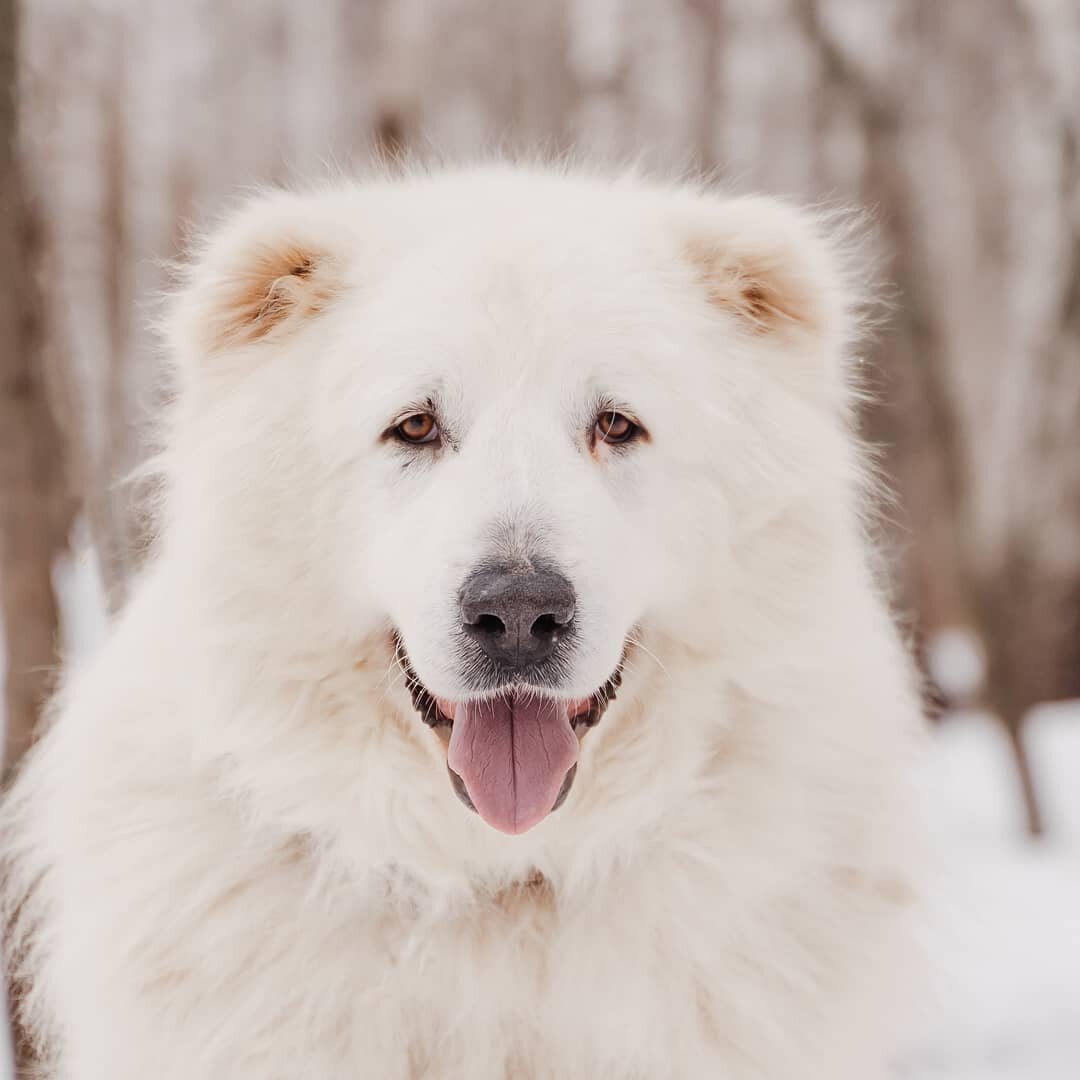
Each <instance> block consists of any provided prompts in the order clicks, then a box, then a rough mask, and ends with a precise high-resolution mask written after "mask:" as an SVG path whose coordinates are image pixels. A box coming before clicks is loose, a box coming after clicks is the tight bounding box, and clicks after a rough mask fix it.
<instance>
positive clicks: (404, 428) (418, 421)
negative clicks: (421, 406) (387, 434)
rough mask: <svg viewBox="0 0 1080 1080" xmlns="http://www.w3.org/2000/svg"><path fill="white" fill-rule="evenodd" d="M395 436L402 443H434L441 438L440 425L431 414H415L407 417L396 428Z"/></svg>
mask: <svg viewBox="0 0 1080 1080" xmlns="http://www.w3.org/2000/svg"><path fill="white" fill-rule="evenodd" d="M394 434H395V435H397V437H398V438H399V439H401V441H402V442H407V443H432V442H435V441H436V440H437V439H438V437H439V424H438V421H437V420H436V419H435V417H434V416H432V415H431V413H426V412H425V413H414V414H413V415H412V416H406V417H405V419H404V420H402V421H401V423H400V424H398V426H397V427H396V428H394Z"/></svg>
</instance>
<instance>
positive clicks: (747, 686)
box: [4, 165, 918, 1080]
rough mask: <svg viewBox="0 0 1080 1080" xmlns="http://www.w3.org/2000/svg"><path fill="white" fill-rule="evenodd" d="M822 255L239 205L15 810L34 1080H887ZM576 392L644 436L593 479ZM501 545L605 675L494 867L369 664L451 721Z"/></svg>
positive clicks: (878, 670)
mask: <svg viewBox="0 0 1080 1080" xmlns="http://www.w3.org/2000/svg"><path fill="white" fill-rule="evenodd" d="M824 231H825V230H824V229H823V227H822V223H821V222H819V221H817V220H816V219H815V218H814V217H813V216H812V215H806V214H803V213H800V212H797V211H795V210H793V209H791V208H788V207H786V206H784V205H781V204H778V203H776V202H773V201H770V200H766V199H756V198H754V199H726V198H724V197H722V196H720V195H717V194H714V193H710V192H708V191H705V190H703V189H699V188H696V187H692V186H665V185H660V184H652V183H647V182H643V181H641V180H639V179H635V178H633V177H624V178H621V179H615V180H603V179H600V178H597V177H592V176H589V175H586V174H583V173H574V172H572V171H571V172H566V171H555V170H548V169H543V168H533V167H528V168H523V167H519V166H500V165H492V166H485V167H480V168H475V169H458V170H447V171H442V172H437V173H433V174H424V173H416V174H413V175H410V176H406V177H404V178H402V179H397V180H390V179H379V180H375V181H373V182H370V183H367V184H362V185H344V186H340V187H337V188H334V189H332V190H323V191H317V192H311V193H306V194H286V193H275V194H269V195H265V196H262V197H259V198H257V199H255V200H254V201H253V202H251V203H250V204H249V205H247V206H245V207H243V208H242V209H241V210H240V211H239V212H238V213H237V214H236V215H235V216H234V217H233V219H232V220H230V221H229V222H228V223H227V224H226V225H225V227H224V228H223V229H222V230H221V231H220V232H219V233H218V234H217V235H216V236H214V237H213V238H212V239H211V240H210V241H209V243H208V244H207V245H206V246H205V248H204V249H203V250H202V251H201V252H200V253H199V254H198V256H197V258H196V259H195V260H194V263H193V266H192V269H191V271H190V274H189V278H188V281H187V283H186V285H185V287H184V288H183V290H182V292H181V293H180V295H179V296H178V298H177V300H176V302H175V304H174V307H173V318H172V320H171V322H170V324H169V336H170V340H169V345H170V350H171V353H172V355H173V357H174V359H175V362H176V369H177V376H178V382H179V385H180V393H179V398H178V402H177V404H176V407H175V411H174V415H173V417H172V420H171V427H170V435H169V439H168V450H167V453H166V456H165V463H166V467H165V471H166V484H165V497H164V503H163V511H162V514H163V526H162V535H161V538H160V541H159V544H158V548H157V551H156V554H155V556H154V558H153V560H152V562H151V565H150V566H149V567H148V569H147V570H146V572H145V574H144V576H143V578H142V580H141V581H140V582H139V583H138V587H137V589H136V590H135V593H134V596H133V598H132V600H131V602H130V604H129V605H128V606H127V608H126V610H124V611H123V612H122V614H121V615H120V616H119V617H118V619H117V620H116V623H115V625H114V626H113V628H112V630H111V633H110V636H109V640H108V642H107V644H106V645H105V646H104V648H103V649H102V650H101V652H100V653H99V654H98V655H97V656H96V657H95V658H94V659H93V661H92V662H91V663H89V664H88V665H87V667H86V668H85V669H84V670H78V671H71V670H69V671H68V672H67V673H66V677H65V680H64V685H63V688H62V690H61V692H60V694H59V696H58V700H57V702H56V704H55V722H54V723H53V725H52V726H51V729H50V730H49V732H48V734H47V735H46V736H45V738H44V739H43V740H42V742H41V744H40V745H39V746H38V748H37V749H36V751H35V752H34V753H33V755H32V758H31V759H30V760H29V762H28V764H27V766H26V768H25V769H24V771H23V773H22V775H21V777H20V779H19V780H18V782H17V784H16V786H15V788H14V790H13V792H12V793H11V794H10V795H9V796H8V801H7V804H6V810H5V815H4V825H5V834H4V851H5V859H6V867H5V884H4V889H5V894H6V904H7V909H8V912H9V915H10V916H12V917H13V922H14V931H13V937H12V940H11V942H10V948H11V949H12V950H13V953H14V955H15V956H16V958H17V963H18V965H19V967H20V971H19V975H20V977H21V978H22V979H23V980H24V982H25V984H26V990H25V997H24V1001H23V1004H24V1014H25V1019H26V1021H27V1023H28V1024H29V1025H30V1026H31V1028H32V1030H33V1032H34V1035H35V1037H36V1038H37V1039H38V1041H39V1043H40V1046H41V1048H42V1051H43V1053H44V1054H45V1056H46V1058H47V1061H48V1075H49V1076H51V1077H57V1078H61V1080H106V1078H108V1080H147V1078H150V1077H154V1078H156V1080H173V1078H176V1080H180V1078H183V1080H195V1078H198V1080H204V1078H205V1080H209V1078H215V1080H217V1078H226V1077H227V1078H229V1080H249V1078H250V1080H256V1078H258V1080H277V1078H281V1080H285V1078H289V1080H295V1078H296V1077H301V1076H303V1077H311V1078H321V1080H339V1078H340V1080H344V1078H347V1077H355V1078H361V1077H363V1078H372V1080H398V1078H406V1077H432V1078H436V1080H437V1078H451V1077H453V1078H463V1080H507V1078H514V1080H585V1078H589V1080H597V1078H612V1080H615V1078H619V1080H628V1078H649V1080H655V1078H684V1077H687V1078H690V1077H721V1078H725V1080H750V1078H759V1080H765V1078H768V1080H826V1078H827V1080H856V1078H857V1080H869V1078H872V1077H876V1076H880V1075H882V1074H883V1073H882V1070H883V1063H884V1060H885V1057H886V1055H887V1052H888V1049H889V1045H890V1044H889V1023H888V1021H889V1019H890V1013H891V1010H892V1009H893V1007H894V1003H893V1001H892V1000H891V995H890V991H891V990H892V989H893V988H894V984H895V980H896V979H897V978H898V977H899V974H898V973H899V960H900V957H901V954H902V953H903V952H905V951H906V947H907V946H906V942H905V938H904V931H903V927H904V922H905V906H906V900H907V897H908V893H909V885H910V881H909V850H910V849H911V847H912V845H911V844H909V842H908V839H907V835H906V834H907V833H908V832H909V831H910V826H909V820H910V818H909V808H908V806H907V803H906V801H905V798H906V797H905V795H904V791H905V788H904V783H903V773H904V769H905V766H906V763H907V760H908V757H909V752H910V749H911V746H912V743H913V739H914V737H915V733H916V729H917V727H918V723H917V711H918V710H917V706H916V703H915V699H914V695H913V691H912V686H911V679H910V673H909V670H908V666H907V662H906V660H905V657H904V655H903V651H902V649H901V647H900V645H899V643H898V640H897V636H896V634H895V632H894V630H893V627H892V625H891V623H890V620H889V617H888V615H887V611H886V605H885V603H884V602H883V600H882V597H881V595H880V592H879V589H878V587H877V586H876V585H875V582H874V580H873V574H872V571H871V567H870V558H869V551H868V543H867V540H866V535H865V528H864V523H863V521H862V516H863V515H862V509H863V507H862V503H863V500H864V497H865V490H864V488H865V485H864V483H863V473H862V469H861V467H860V460H859V455H858V451H857V448H856V447H855V445H854V442H853V440H852V438H851V437H850V435H849V432H848V425H847V409H846V404H845V402H846V394H847V392H846V390H845V387H846V384H847V381H848V380H847V375H846V368H847V364H848V353H849V348H850V346H851V344H852V337H853V334H854V331H855V326H854V313H853V305H852V292H851V283H850V282H849V281H848V280H847V279H846V278H845V274H844V271H843V260H842V259H841V258H840V257H839V256H838V255H837V253H836V251H835V250H834V245H833V244H831V243H830V242H829V240H828V239H827V238H826V236H825V235H824ZM282 251H285V252H287V255H286V256H285V262H286V263H287V262H288V261H289V260H290V259H292V257H293V256H294V255H295V254H296V253H301V256H304V253H309V254H310V255H311V259H310V262H305V263H304V264H303V272H302V273H300V274H292V273H291V272H290V269H289V268H288V267H286V268H285V269H284V270H282V266H281V265H279V264H278V262H275V259H276V258H277V256H278V254H279V253H280V252H282ZM279 271H280V273H279ZM263 278H266V280H263ZM763 298H764V299H763ZM432 385H434V386H437V387H438V388H439V392H440V393H441V394H442V400H443V402H444V406H445V408H446V409H447V410H448V411H449V412H450V414H451V415H452V417H453V420H452V423H453V427H454V431H455V437H456V438H457V445H456V447H455V448H454V449H452V450H446V451H444V453H443V456H442V457H441V458H439V459H438V460H435V461H434V462H433V463H432V462H431V461H430V460H429V461H428V462H427V463H423V462H420V461H417V462H414V463H413V464H412V465H410V466H408V467H403V465H402V459H401V457H400V452H399V451H398V450H396V449H395V448H393V447H392V446H389V445H388V444H387V442H386V441H384V440H382V439H381V434H382V432H383V431H384V430H385V429H386V428H387V426H388V425H390V424H391V423H392V422H393V421H394V420H395V418H396V417H398V416H400V415H401V413H402V410H403V409H404V408H406V407H407V406H408V405H410V404H411V403H412V402H413V401H414V399H415V398H416V397H417V395H420V396H422V395H423V394H424V393H425V392H426V389H427V388H429V387H431V386H432ZM597 390H599V391H602V392H604V393H609V394H613V395H617V396H618V398H619V400H620V401H623V402H625V403H626V405H627V406H629V407H632V408H633V409H634V410H635V412H636V413H637V414H638V416H639V418H640V419H641V420H642V422H643V423H644V424H645V425H646V426H647V427H648V429H649V432H650V436H651V440H650V442H648V443H647V444H642V445H639V446H637V447H635V448H634V449H633V450H632V452H630V453H628V454H625V455H622V456H620V457H617V458H616V457H614V456H611V457H606V458H603V459H602V460H596V459H594V458H593V457H592V456H590V455H589V454H588V453H587V452H584V451H583V450H582V448H581V446H580V445H578V443H577V442H575V439H576V438H577V433H578V432H579V427H578V425H579V424H580V423H581V422H582V419H583V417H584V419H585V422H586V424H587V419H588V416H587V410H588V408H589V403H590V401H591V398H590V396H589V395H590V394H591V393H594V392H595V391H597ZM580 430H584V429H580ZM496 523H502V524H504V525H508V527H510V528H513V527H517V526H518V525H521V527H523V528H529V529H539V531H540V533H541V534H542V537H543V538H544V539H543V542H544V543H545V544H547V545H549V547H550V549H551V550H552V552H553V553H554V554H555V555H556V556H557V558H558V559H559V561H560V564H561V565H564V566H566V567H568V568H569V569H570V571H571V576H572V577H573V578H574V581H575V584H576V586H577V588H578V591H579V596H580V618H581V620H582V624H583V627H584V630H585V633H584V634H583V640H582V649H581V651H580V653H579V655H578V658H577V660H576V662H575V665H574V670H573V672H572V673H571V681H572V688H573V693H588V692H591V691H592V690H593V689H595V688H596V687H597V686H598V685H600V684H601V683H602V682H603V681H604V679H605V678H606V677H607V675H608V674H610V671H611V669H612V667H613V666H614V664H615V662H616V661H617V660H618V654H619V650H620V649H621V647H622V643H623V640H624V638H625V637H626V636H627V635H629V636H630V638H631V640H632V641H634V642H635V643H636V644H635V645H633V646H632V647H631V651H630V654H629V657H628V663H627V674H626V679H625V683H624V685H623V688H622V690H621V692H620V694H619V697H618V700H617V701H616V702H615V703H614V704H613V705H612V706H611V708H610V710H609V711H608V713H607V714H606V715H605V717H604V718H603V720H602V722H601V724H600V725H599V726H598V727H597V728H596V729H595V730H593V731H592V732H590V733H589V734H588V735H587V736H586V738H585V740H584V744H583V757H582V760H581V763H580V768H579V773H578V776H577V780H576V783H575V785H574V789H573V791H572V793H571V796H570V798H569V800H568V802H567V803H566V805H565V806H564V807H562V808H561V809H560V810H558V811H556V812H555V813H554V814H552V815H551V816H550V817H549V818H548V819H547V820H546V821H544V822H543V823H541V824H540V825H539V826H538V827H536V828H535V829H533V830H532V831H530V832H528V833H526V834H524V835H522V836H518V837H508V836H503V835H501V834H498V833H496V832H494V831H493V830H491V829H490V828H488V827H487V826H485V825H484V824H483V822H482V821H481V820H480V819H479V818H478V817H477V816H476V815H474V814H472V813H470V812H469V811H468V810H466V809H465V808H464V807H463V806H462V805H461V803H460V802H459V801H458V800H457V799H456V797H455V795H454V794H453V792H452V789H451V786H450V784H449V782H448V779H447V775H446V770H445V750H444V748H443V746H442V743H441V742H440V741H439V739H438V737H437V736H436V735H435V734H433V733H432V732H431V731H429V730H428V729H426V728H425V727H424V726H423V725H422V724H421V723H420V721H419V718H418V717H417V715H416V713H415V712H414V711H413V710H412V708H411V705H410V702H409V699H408V695H407V694H406V692H405V690H404V688H403V686H402V683H401V678H400V675H399V673H398V672H397V670H396V668H395V667H394V665H393V660H392V656H391V651H390V644H389V630H390V628H391V627H396V628H397V629H398V630H400V631H401V633H402V634H403V637H404V639H405V642H406V644H407V646H408V648H409V651H410V654H411V657H412V660H413V663H414V665H415V667H416V669H417V671H418V673H419V674H420V676H421V678H422V679H423V680H424V681H425V683H426V684H427V685H428V686H429V687H430V688H431V689H432V690H433V691H435V692H436V693H441V694H445V695H453V694H454V693H455V692H459V691H460V690H461V686H460V685H459V682H458V678H459V675H458V673H457V672H456V671H455V668H454V665H453V662H452V654H451V653H450V651H449V649H448V648H447V645H446V639H447V636H448V634H449V633H450V632H451V628H452V623H453V620H454V617H455V616H454V595H455V590H456V587H457V583H459V582H460V579H461V576H462V575H463V574H464V573H465V572H467V570H468V568H469V567H470V565H471V564H472V563H473V562H475V560H476V559H478V558H480V557H481V556H482V555H483V554H484V543H485V537H486V536H487V535H488V533H489V532H490V530H491V528H492V527H493V525H494V524H496Z"/></svg>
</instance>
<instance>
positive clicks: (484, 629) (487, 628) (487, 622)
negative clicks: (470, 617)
mask: <svg viewBox="0 0 1080 1080" xmlns="http://www.w3.org/2000/svg"><path fill="white" fill-rule="evenodd" d="M470 625H471V627H472V629H473V630H475V631H476V632H477V633H478V634H490V635H491V636H492V637H494V636H496V635H497V634H505V633H506V624H505V623H504V622H503V621H502V619H500V618H499V616H498V615H481V616H480V617H479V618H477V619H475V620H474V621H473V622H472V623H471V624H470Z"/></svg>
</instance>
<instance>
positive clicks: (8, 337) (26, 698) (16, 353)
mask: <svg viewBox="0 0 1080 1080" xmlns="http://www.w3.org/2000/svg"><path fill="white" fill-rule="evenodd" d="M16 7H17V4H16V2H15V0H2V2H0V607H2V615H3V625H4V640H5V644H6V649H7V683H6V687H5V698H4V705H5V715H6V730H5V746H4V758H3V764H4V768H5V770H10V769H12V768H13V767H14V766H15V764H16V763H17V761H18V759H19V757H20V756H21V755H22V753H23V752H24V751H25V750H26V748H27V747H28V746H29V744H30V742H31V740H32V738H33V733H34V730H35V727H36V725H37V720H38V715H39V711H40V709H41V705H42V702H43V700H44V698H45V696H46V693H47V691H48V688H49V680H50V674H51V671H52V668H53V665H54V664H55V661H56V640H57V635H58V627H59V617H58V605H57V600H56V597H55V596H54V594H53V586H52V566H53V561H54V559H55V558H56V556H57V555H58V554H59V553H60V552H62V551H63V550H64V549H65V547H66V545H67V534H68V529H69V526H70V522H71V503H70V500H69V498H68V493H67V490H66V481H65V474H64V455H63V441H62V439H61V435H60V430H59V427H58V425H57V422H56V419H55V417H54V416H53V413H52V410H51V407H50V404H49V400H48V395H47V392H46V380H45V362H44V356H45V336H44V333H43V327H42V319H41V312H42V308H41V304H40V303H39V302H38V298H37V296H36V291H37V281H36V278H35V272H36V268H37V265H38V261H39V257H40V248H41V242H40V233H39V232H38V231H37V230H36V229H35V228H33V226H32V222H33V217H32V215H31V213H30V211H29V207H28V203H27V199H26V190H25V185H24V183H23V176H22V162H21V160H20V153H19V139H18V110H17V100H16V99H17V81H18V80H17V69H18V65H17V55H16V50H17V33H16V30H17V25H16Z"/></svg>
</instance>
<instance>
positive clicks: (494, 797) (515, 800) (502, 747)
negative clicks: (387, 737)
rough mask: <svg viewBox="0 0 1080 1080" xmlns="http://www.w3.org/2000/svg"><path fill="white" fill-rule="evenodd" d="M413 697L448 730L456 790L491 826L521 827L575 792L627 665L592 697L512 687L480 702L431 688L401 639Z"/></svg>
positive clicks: (400, 654)
mask: <svg viewBox="0 0 1080 1080" xmlns="http://www.w3.org/2000/svg"><path fill="white" fill-rule="evenodd" d="M397 659H398V663H399V664H400V665H401V669H402V671H403V672H404V674H405V680H406V685H407V686H408V688H409V693H410V694H411V695H412V702H413V705H414V707H415V708H416V711H417V712H418V713H419V714H420V717H421V719H422V720H423V721H424V723H425V724H427V725H428V726H429V727H432V728H435V729H437V730H439V731H440V732H441V733H444V734H446V735H448V737H449V741H448V746H447V756H446V764H447V769H448V770H449V772H450V779H451V782H452V783H453V786H454V790H455V791H456V792H457V794H458V796H459V797H460V799H461V801H462V802H464V803H465V805H466V806H468V807H469V809H470V810H475V811H476V813H478V814H479V815H480V817H482V818H483V819H484V821H485V822H487V824H488V825H490V826H492V828H495V829H498V830H499V831H500V832H505V833H511V834H517V833H523V832H525V831H526V830H528V829H531V828H532V827H533V826H534V825H537V824H539V822H541V821H542V820H543V819H544V818H546V817H547V816H548V814H550V813H551V812H552V811H554V810H557V809H558V808H559V807H560V806H561V805H562V804H563V802H564V801H565V800H566V796H567V795H568V794H569V793H570V788H571V785H572V784H573V782H574V776H575V774H576V773H577V758H578V751H579V748H580V743H581V739H582V737H583V736H584V735H585V733H586V732H587V731H588V730H589V729H590V728H591V727H594V726H595V725H596V724H597V723H599V721H600V718H601V717H602V716H603V715H604V712H605V710H606V709H607V707H608V705H609V704H610V703H611V702H612V701H613V700H614V698H615V694H616V691H617V690H618V688H619V684H620V682H621V681H622V665H621V664H620V665H619V667H618V668H617V669H616V671H615V673H614V674H613V675H612V676H611V678H610V679H608V681H607V682H606V683H604V685H603V686H601V687H600V688H599V689H598V690H597V691H596V692H595V693H593V694H592V695H591V696H589V697H587V698H576V699H565V698H557V697H552V696H549V695H546V694H542V693H540V692H539V691H537V690H535V689H533V688H531V687H520V688H518V687H513V686H511V687H508V688H507V689H505V690H503V691H502V692H500V693H498V694H495V695H494V696H492V697H487V698H484V699H483V700H481V701H458V702H453V701H447V700H446V699H444V698H437V697H435V696H434V695H433V694H431V693H430V692H429V691H428V689H427V688H426V687H425V686H424V684H423V683H422V682H421V681H420V679H419V678H418V677H417V675H416V673H415V672H414V671H413V669H412V666H411V665H410V664H409V658H408V655H407V653H406V651H405V649H404V647H403V645H402V644H401V642H400V641H398V644H397Z"/></svg>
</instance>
